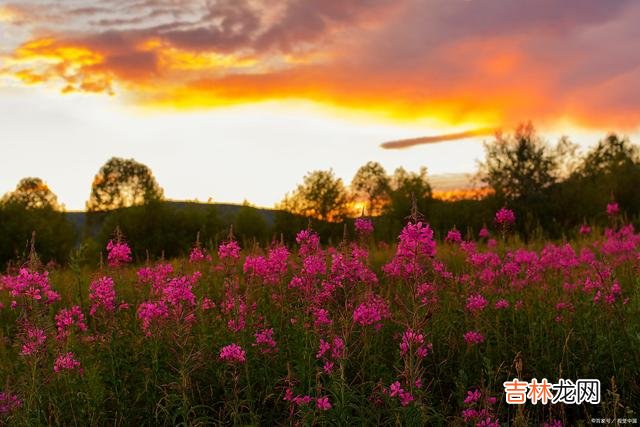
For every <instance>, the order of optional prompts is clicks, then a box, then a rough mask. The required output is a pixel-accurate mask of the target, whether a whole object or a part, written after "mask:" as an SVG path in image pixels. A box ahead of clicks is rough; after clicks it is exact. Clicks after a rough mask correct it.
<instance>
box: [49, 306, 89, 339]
mask: <svg viewBox="0 0 640 427" xmlns="http://www.w3.org/2000/svg"><path fill="white" fill-rule="evenodd" d="M55 320H56V329H57V330H58V336H57V338H58V339H59V340H64V339H66V338H67V337H68V336H69V335H70V334H71V331H70V329H71V328H72V327H73V326H74V325H75V326H76V327H77V328H78V330H79V331H86V330H87V325H86V324H85V323H84V314H82V310H80V307H79V306H77V305H76V306H73V307H71V308H70V309H66V308H63V309H62V310H60V311H59V312H58V314H56V317H55Z"/></svg>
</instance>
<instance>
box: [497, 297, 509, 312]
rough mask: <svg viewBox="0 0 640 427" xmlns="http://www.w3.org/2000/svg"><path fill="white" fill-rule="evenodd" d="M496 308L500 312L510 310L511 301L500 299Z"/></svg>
mask: <svg viewBox="0 0 640 427" xmlns="http://www.w3.org/2000/svg"><path fill="white" fill-rule="evenodd" d="M494 307H495V308H496V309H498V310H500V309H505V308H509V301H507V300H506V299H499V300H498V301H496V303H495V305H494Z"/></svg>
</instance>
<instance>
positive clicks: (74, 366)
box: [53, 352, 82, 373]
mask: <svg viewBox="0 0 640 427" xmlns="http://www.w3.org/2000/svg"><path fill="white" fill-rule="evenodd" d="M53 370H54V371H55V372H61V371H73V370H78V372H80V373H82V368H81V367H80V362H78V361H77V360H76V359H75V357H74V355H73V353H72V352H68V353H65V354H60V355H59V356H58V357H57V358H56V361H55V362H54V364H53Z"/></svg>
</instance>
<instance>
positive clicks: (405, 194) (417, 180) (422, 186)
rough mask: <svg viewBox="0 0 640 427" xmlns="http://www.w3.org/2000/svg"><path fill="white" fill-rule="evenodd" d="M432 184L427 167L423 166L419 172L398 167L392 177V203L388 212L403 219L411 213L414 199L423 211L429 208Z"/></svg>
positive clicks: (398, 218)
mask: <svg viewBox="0 0 640 427" xmlns="http://www.w3.org/2000/svg"><path fill="white" fill-rule="evenodd" d="M431 195H432V194H431V185H430V184H429V180H428V179H427V168H425V167H421V168H420V170H419V171H418V172H409V171H407V170H405V169H404V168H397V169H396V170H395V171H394V172H393V176H392V177H391V192H390V203H389V205H388V208H387V209H386V213H387V214H389V215H391V216H392V217H394V218H395V219H396V220H401V221H402V220H403V219H404V218H405V217H407V216H408V215H409V214H410V213H411V207H412V204H413V199H414V198H415V201H416V207H417V208H418V211H420V212H421V213H423V214H424V213H425V212H426V210H427V205H428V201H429V200H430V199H431Z"/></svg>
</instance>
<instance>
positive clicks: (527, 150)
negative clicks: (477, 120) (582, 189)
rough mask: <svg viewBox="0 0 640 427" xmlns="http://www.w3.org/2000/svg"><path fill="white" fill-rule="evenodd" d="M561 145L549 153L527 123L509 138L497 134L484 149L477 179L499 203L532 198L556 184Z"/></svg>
mask: <svg viewBox="0 0 640 427" xmlns="http://www.w3.org/2000/svg"><path fill="white" fill-rule="evenodd" d="M563 141H565V142H563V143H562V144H560V145H559V147H558V148H557V149H551V148H550V147H549V146H548V145H547V144H546V142H545V141H543V140H542V139H541V138H540V137H539V136H538V135H537V134H536V132H535V129H534V128H533V125H532V124H531V123H530V122H529V123H527V124H522V125H520V126H518V127H517V128H516V131H515V133H514V134H513V135H510V134H503V133H501V132H498V133H496V136H495V140H494V141H492V142H490V143H487V144H485V146H484V147H485V152H486V155H485V161H484V163H481V164H480V173H481V179H482V181H483V182H485V183H486V184H488V185H489V186H490V187H491V188H492V189H493V190H494V191H495V193H496V196H497V197H498V199H499V200H516V199H522V198H525V199H526V198H530V197H533V196H535V195H536V194H539V193H541V192H543V191H545V190H547V189H548V188H550V187H551V186H552V185H553V184H554V183H556V182H557V180H558V178H559V174H560V169H561V168H560V164H559V159H560V158H562V154H563V153H561V151H562V152H564V150H566V149H567V145H566V140H563Z"/></svg>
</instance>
